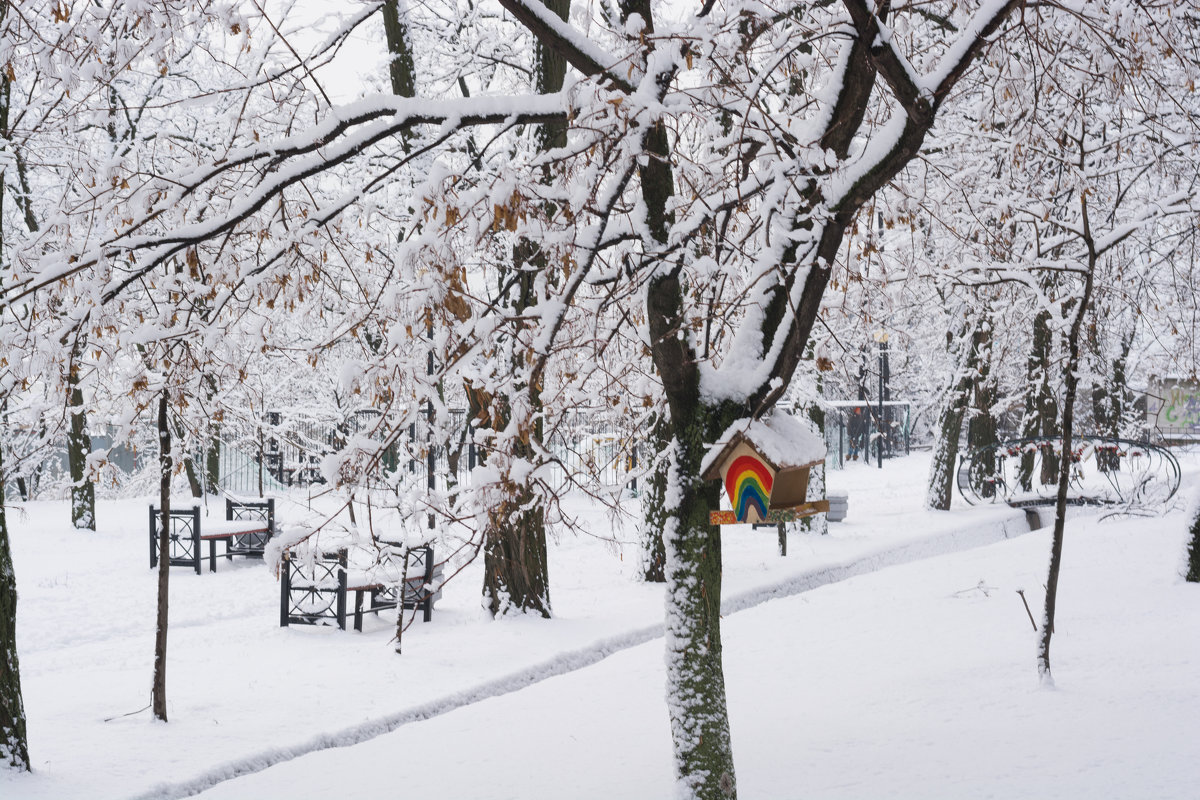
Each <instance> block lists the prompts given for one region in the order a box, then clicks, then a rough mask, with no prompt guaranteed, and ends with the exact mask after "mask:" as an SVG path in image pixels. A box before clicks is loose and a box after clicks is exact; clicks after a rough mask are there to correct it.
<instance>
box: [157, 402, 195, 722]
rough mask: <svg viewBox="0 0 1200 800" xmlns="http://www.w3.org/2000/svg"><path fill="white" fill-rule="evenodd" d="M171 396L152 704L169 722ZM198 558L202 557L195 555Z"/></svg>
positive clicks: (163, 410)
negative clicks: (168, 635) (168, 589)
mask: <svg viewBox="0 0 1200 800" xmlns="http://www.w3.org/2000/svg"><path fill="white" fill-rule="evenodd" d="M168 401H169V393H168V391H167V390H166V389H163V390H162V395H161V396H160V397H159V399H158V469H159V488H158V503H159V518H158V520H159V522H158V526H159V527H158V606H157V616H156V620H155V629H154V630H155V633H154V683H153V685H152V687H151V690H150V703H151V706H152V707H153V708H152V712H153V714H154V717H155V719H160V720H162V721H163V722H166V721H167V584H168V580H169V578H170V575H171V538H170V537H171V428H170V424H169V422H168V420H167V410H168ZM196 557H197V558H199V557H200V554H199V553H196Z"/></svg>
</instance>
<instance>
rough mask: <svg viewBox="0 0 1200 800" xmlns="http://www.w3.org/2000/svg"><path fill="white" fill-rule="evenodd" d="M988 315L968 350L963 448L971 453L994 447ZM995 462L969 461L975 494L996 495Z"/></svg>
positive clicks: (986, 460) (993, 388) (994, 429)
mask: <svg viewBox="0 0 1200 800" xmlns="http://www.w3.org/2000/svg"><path fill="white" fill-rule="evenodd" d="M988 316H989V315H987V314H986V312H985V319H984V320H982V322H981V323H980V325H979V326H978V327H977V328H975V333H974V335H973V337H972V339H973V341H972V343H971V348H972V350H973V351H974V352H975V361H976V370H975V385H974V386H973V387H972V389H973V392H972V401H971V417H970V420H969V421H968V422H967V448H968V451H969V452H974V451H975V450H978V449H980V448H986V447H995V445H996V444H997V443H998V442H999V439H998V438H997V436H996V428H997V423H996V417H995V413H994V410H993V409H994V408H995V406H996V393H997V387H996V379H995V378H994V377H993V376H992V326H991V320H990V319H988V318H987V317H988ZM995 478H996V461H995V459H993V458H972V459H971V480H972V483H973V484H974V485H975V486H977V487H979V494H980V495H981V496H983V497H992V496H994V495H995V494H996V485H995Z"/></svg>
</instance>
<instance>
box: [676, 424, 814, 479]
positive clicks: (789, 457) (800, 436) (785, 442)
mask: <svg viewBox="0 0 1200 800" xmlns="http://www.w3.org/2000/svg"><path fill="white" fill-rule="evenodd" d="M742 441H746V442H748V443H749V444H750V445H751V446H752V447H753V448H754V449H755V450H757V451H758V453H759V455H761V456H762V457H763V458H765V459H766V460H767V461H769V462H770V463H771V466H772V467H773V468H775V469H776V470H781V469H789V468H791V467H811V466H812V465H814V464H819V463H821V462H822V461H823V460H824V459H825V439H824V438H823V437H822V436H821V435H820V434H818V433H814V432H813V431H812V430H810V429H809V427H808V426H807V425H805V424H804V423H803V422H801V421H800V420H798V419H796V418H795V417H793V416H792V415H791V414H785V413H782V412H778V413H774V414H771V415H770V416H769V417H766V418H764V419H740V420H738V421H737V422H735V423H733V424H732V425H730V426H729V427H728V428H726V429H725V432H724V433H722V434H721V436H720V437H719V438H718V439H717V441H716V443H714V444H713V446H712V447H710V448H709V450H708V454H707V455H706V456H705V457H704V461H703V462H701V464H700V475H701V477H702V478H703V479H704V480H715V479H716V478H718V477H720V474H719V472H718V470H719V469H720V467H721V464H722V462H724V461H725V458H726V456H727V455H728V454H729V453H730V452H732V450H733V449H734V448H736V447H737V446H738V443H739V442H742Z"/></svg>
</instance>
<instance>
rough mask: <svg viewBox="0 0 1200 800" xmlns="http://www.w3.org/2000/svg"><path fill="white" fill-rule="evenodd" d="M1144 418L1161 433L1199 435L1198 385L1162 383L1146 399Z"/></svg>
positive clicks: (1199, 402) (1199, 397) (1199, 391)
mask: <svg viewBox="0 0 1200 800" xmlns="http://www.w3.org/2000/svg"><path fill="white" fill-rule="evenodd" d="M1146 417H1147V421H1148V422H1149V423H1150V424H1151V425H1153V426H1154V427H1156V428H1158V429H1159V430H1160V431H1161V432H1163V433H1200V385H1197V384H1195V383H1184V382H1183V381H1178V382H1166V381H1164V382H1163V383H1162V384H1159V385H1158V386H1157V387H1156V388H1155V389H1153V390H1151V393H1150V395H1149V396H1148V397H1147V403H1146Z"/></svg>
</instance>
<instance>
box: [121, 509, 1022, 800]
mask: <svg viewBox="0 0 1200 800" xmlns="http://www.w3.org/2000/svg"><path fill="white" fill-rule="evenodd" d="M988 516H989V517H992V518H991V519H988V520H987V521H984V522H977V523H975V524H974V525H969V526H968V527H965V528H963V529H959V530H951V531H948V532H944V533H940V534H937V535H933V536H929V537H928V538H922V539H918V540H916V541H912V542H909V543H906V544H903V545H899V546H894V547H884V548H882V549H880V550H878V551H876V552H873V553H870V554H869V555H865V556H862V557H861V558H857V559H854V560H852V561H850V562H848V563H842V564H836V565H831V566H828V567H823V568H820V569H814V570H810V571H805V572H801V573H800V574H797V575H793V576H791V577H789V578H788V579H786V580H782V581H778V582H775V583H771V584H767V585H763V586H758V587H755V588H754V589H749V590H743V591H741V592H738V593H736V594H733V595H732V596H727V597H726V599H725V601H724V604H723V605H724V609H723V610H724V614H725V615H726V616H728V615H730V614H734V613H737V612H739V611H744V610H746V609H750V608H754V607H755V606H758V605H761V604H762V603H765V602H767V601H768V600H773V599H778V598H783V597H789V596H792V595H795V594H799V593H802V592H807V591H811V590H812V589H815V588H818V587H821V586H826V585H829V584H832V583H836V582H839V581H843V580H847V579H848V578H851V577H853V576H857V575H864V574H868V573H871V572H875V571H878V570H880V569H883V568H885V567H890V566H895V565H899V564H906V563H910V562H913V561H917V560H921V559H926V558H931V557H934V556H937V555H943V554H946V553H954V552H958V551H961V550H965V549H970V548H975V547H981V546H984V545H988V544H992V543H995V542H998V541H1004V540H1005V539H1008V538H1011V537H1013V536H1018V535H1020V534H1022V533H1028V532H1029V525H1028V522H1027V521H1026V518H1025V515H1024V514H1023V513H1022V512H1008V511H1005V512H1002V514H1001V515H1000V517H1001V518H1000V519H996V518H995V517H996V516H997V515H995V514H989V515H988ZM662 632H663V629H662V624H661V623H656V624H654V625H649V626H644V627H641V628H638V629H636V630H631V631H627V632H624V633H621V634H619V635H616V636H612V637H608V638H606V639H603V640H601V641H598V642H595V643H594V644H591V645H589V646H587V647H585V648H581V649H578V650H573V651H570V652H564V653H561V654H558V655H556V656H555V657H553V658H552V659H549V660H547V661H544V662H542V663H539V664H535V665H532V666H530V667H527V668H525V669H522V670H520V671H518V672H515V673H512V674H510V675H506V676H504V677H501V678H498V679H495V680H490V681H486V682H484V683H481V684H479V685H477V686H473V687H471V688H469V689H467V690H465V691H462V692H456V693H454V694H452V695H449V696H446V697H442V698H439V699H436V700H434V701H432V702H428V703H423V704H421V705H419V706H416V707H413V708H407V709H404V710H401V711H398V712H395V713H392V714H388V715H384V716H380V717H377V718H373V719H371V720H369V721H367V722H365V723H363V724H361V725H356V726H353V727H351V728H347V729H344V730H341V731H338V732H334V733H323V734H321V735H319V736H316V737H314V738H312V739H310V740H309V741H307V742H303V743H300V744H297V745H294V746H290V747H287V748H278V749H271V750H267V751H264V752H261V753H256V754H254V755H252V756H250V757H248V758H244V759H239V760H236V761H232V762H227V763H225V764H222V765H219V766H217V767H215V768H213V769H211V770H208V771H206V772H205V773H203V774H201V775H198V776H196V777H195V778H194V779H191V780H186V781H180V782H178V783H174V784H166V785H160V786H156V787H154V788H153V789H152V790H150V791H149V792H146V793H144V794H141V795H138V796H137V797H138V800H150V799H151V798H157V799H158V800H168V799H169V798H181V797H188V796H191V795H194V794H197V793H199V792H201V791H204V790H206V789H208V788H210V787H213V786H216V785H218V784H220V783H222V782H224V781H227V780H231V779H233V778H237V777H240V776H244V775H249V774H253V773H255V772H259V771H261V770H264V769H267V768H268V767H271V766H274V765H276V764H282V763H285V762H287V761H290V760H292V759H295V758H299V757H300V756H303V755H307V754H309V753H314V752H317V751H321V750H327V749H330V748H340V747H348V746H353V745H357V744H361V743H363V742H367V741H370V740H371V739H374V738H376V737H378V736H382V735H384V734H387V733H390V732H392V731H394V730H396V729H397V728H400V727H401V726H404V725H407V724H409V723H413V722H421V721H425V720H429V719H432V718H434V717H438V716H441V715H443V714H446V713H448V712H451V711H455V710H457V709H461V708H463V707H464V706H469V705H472V704H475V703H479V702H482V701H484V700H489V699H493V698H497V697H501V696H503V695H507V694H511V693H513V692H519V691H521V690H523V689H526V688H527V687H530V686H532V685H534V684H536V683H540V682H542V681H544V680H547V679H548V678H553V677H557V676H561V675H565V674H568V673H571V672H575V671H577V670H582V669H584V668H586V667H591V666H592V665H595V664H597V663H599V662H600V661H602V660H604V659H607V658H609V657H610V656H612V655H614V654H616V653H619V652H621V651H623V650H628V649H630V648H634V647H637V646H638V645H642V644H645V643H647V642H650V641H652V640H655V639H658V638H660V637H661V636H662ZM660 695H661V691H660ZM660 700H661V698H660ZM230 796H236V795H230ZM243 796H247V795H243ZM462 796H467V795H462Z"/></svg>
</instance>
